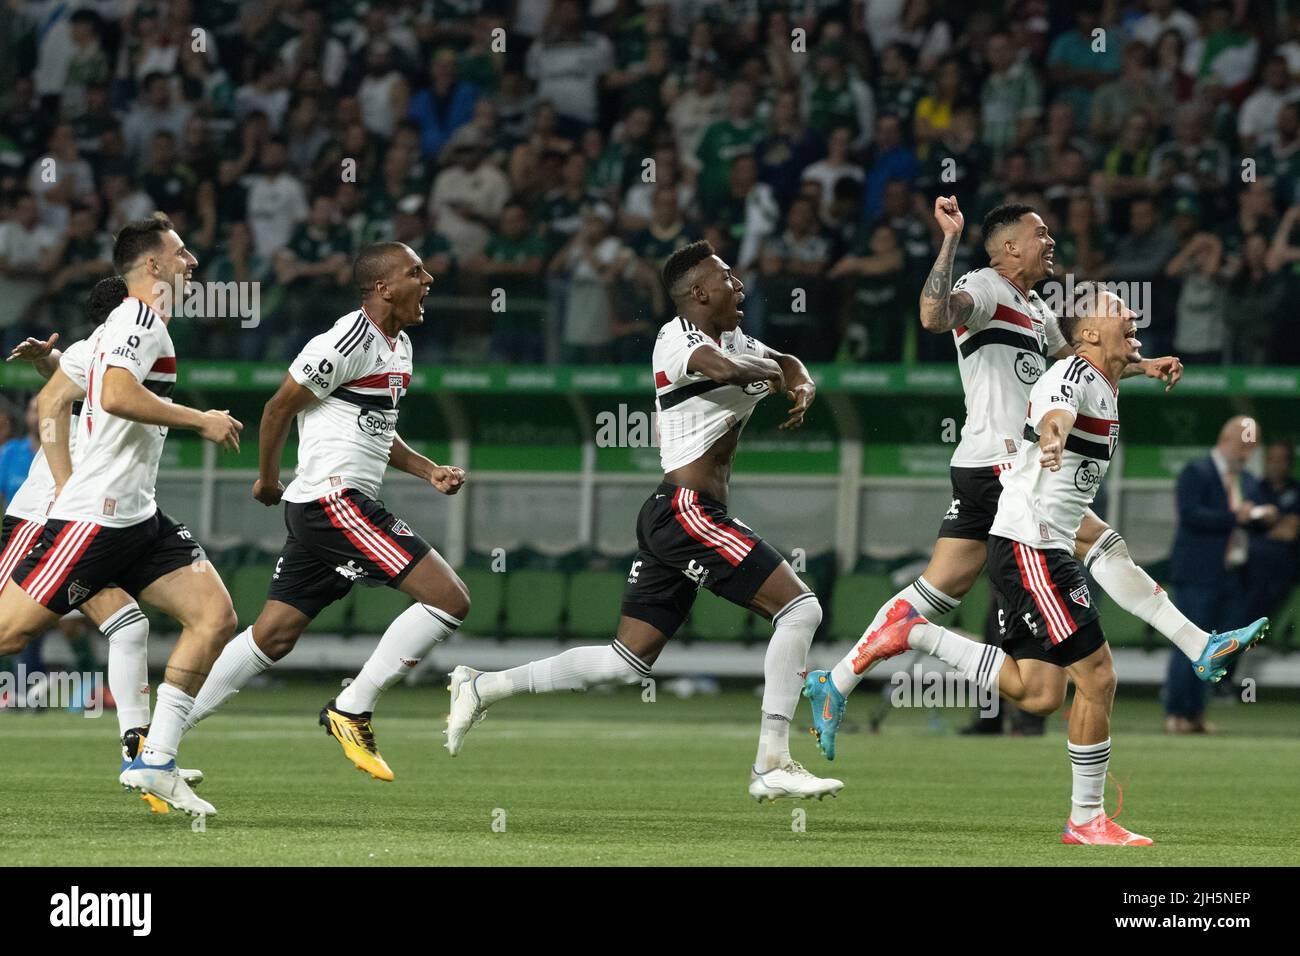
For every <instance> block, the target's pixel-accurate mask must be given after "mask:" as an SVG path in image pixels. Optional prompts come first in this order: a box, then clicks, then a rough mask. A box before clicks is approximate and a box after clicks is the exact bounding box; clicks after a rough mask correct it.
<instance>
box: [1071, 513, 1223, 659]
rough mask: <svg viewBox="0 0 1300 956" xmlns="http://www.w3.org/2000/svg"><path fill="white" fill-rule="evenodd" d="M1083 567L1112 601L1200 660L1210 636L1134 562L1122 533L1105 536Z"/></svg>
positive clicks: (1098, 542) (1093, 548) (1090, 552)
mask: <svg viewBox="0 0 1300 956" xmlns="http://www.w3.org/2000/svg"><path fill="white" fill-rule="evenodd" d="M1083 564H1084V567H1086V568H1087V569H1088V570H1089V571H1090V572H1091V573H1092V576H1093V577H1094V578H1095V579H1096V581H1097V583H1098V584H1100V585H1101V587H1102V590H1104V591H1105V592H1106V593H1107V594H1109V595H1110V597H1111V600H1113V601H1114V602H1115V603H1116V604H1118V605H1119V606H1120V607H1122V608H1123V609H1124V610H1126V611H1128V612H1129V613H1130V614H1132V615H1133V616H1134V617H1136V618H1140V619H1141V620H1143V621H1146V623H1148V624H1150V625H1151V626H1152V627H1154V628H1155V629H1156V630H1157V631H1159V632H1160V633H1161V634H1163V635H1164V636H1165V637H1167V638H1168V639H1169V640H1170V641H1171V642H1173V644H1174V646H1176V647H1177V648H1178V649H1179V650H1180V651H1182V652H1183V653H1184V654H1186V655H1187V658H1188V660H1193V661H1194V660H1196V659H1197V658H1198V657H1200V656H1201V654H1202V653H1203V652H1204V651H1205V646H1206V644H1208V643H1209V642H1210V636H1209V635H1208V634H1206V633H1205V632H1204V631H1202V630H1201V629H1200V628H1199V627H1197V626H1196V625H1195V624H1193V623H1192V622H1191V621H1189V620H1187V618H1186V616H1185V615H1184V614H1183V612H1182V611H1180V610H1178V608H1177V607H1175V606H1174V602H1173V601H1171V600H1169V595H1168V594H1166V593H1165V591H1164V588H1162V587H1161V586H1160V585H1158V584H1156V582H1155V581H1154V580H1152V578H1151V575H1149V574H1147V573H1146V572H1145V571H1143V570H1142V569H1141V568H1139V567H1138V566H1137V565H1136V564H1134V563H1133V559H1132V558H1131V557H1129V553H1128V545H1127V544H1126V543H1125V542H1124V539H1123V538H1122V537H1120V534H1119V532H1118V531H1114V530H1109V531H1106V532H1105V533H1103V534H1102V536H1101V537H1100V538H1098V539H1097V543H1096V544H1094V545H1093V546H1092V548H1091V549H1090V550H1089V551H1088V554H1087V556H1086V557H1085V558H1084V559H1083Z"/></svg>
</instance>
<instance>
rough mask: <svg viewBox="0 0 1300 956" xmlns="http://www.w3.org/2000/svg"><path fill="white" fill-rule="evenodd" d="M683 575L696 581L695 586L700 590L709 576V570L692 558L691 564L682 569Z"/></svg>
mask: <svg viewBox="0 0 1300 956" xmlns="http://www.w3.org/2000/svg"><path fill="white" fill-rule="evenodd" d="M682 574H684V575H686V576H687V577H688V578H690V579H691V580H692V581H694V582H695V586H696V587H697V588H698V587H701V586H702V585H703V584H704V579H705V578H707V577H708V576H709V569H708V568H706V567H705V566H704V565H702V564H700V562H698V561H696V560H695V559H694V558H692V559H691V562H690V563H689V564H687V565H686V567H684V568H682Z"/></svg>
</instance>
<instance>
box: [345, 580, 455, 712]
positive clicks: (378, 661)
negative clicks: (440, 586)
mask: <svg viewBox="0 0 1300 956" xmlns="http://www.w3.org/2000/svg"><path fill="white" fill-rule="evenodd" d="M460 624H461V622H460V621H458V620H456V618H454V617H452V616H451V615H450V614H448V613H447V612H446V611H443V610H440V609H438V608H436V607H432V606H430V605H428V604H420V603H419V602H416V603H415V604H412V605H411V606H410V607H408V608H407V609H406V610H405V611H403V612H402V613H401V614H399V615H397V617H396V618H395V619H394V620H393V623H392V624H389V625H388V630H386V631H384V636H383V637H381V638H380V639H379V645H378V646H377V647H376V648H375V650H374V653H373V654H371V655H370V659H369V660H367V661H366V663H365V666H363V667H362V668H361V673H359V674H358V675H357V677H356V680H354V681H353V682H352V683H351V684H349V685H348V686H347V687H345V688H343V692H342V693H341V694H339V696H338V698H337V699H336V700H335V702H334V703H335V706H336V707H338V709H339V710H341V711H343V712H344V713H345V714H368V713H370V712H371V711H373V710H374V709H375V704H377V703H378V702H379V695H380V694H382V693H383V692H384V691H386V690H388V688H390V687H392V686H393V685H394V684H396V683H397V681H398V680H399V679H400V678H402V677H404V676H405V675H406V674H409V673H410V672H411V668H413V667H415V665H416V664H418V663H420V661H421V660H423V659H424V655H425V654H427V653H429V649H430V648H432V647H433V645H434V644H437V643H438V642H439V641H445V640H446V639H447V638H449V637H451V635H452V634H454V633H456V628H458V627H460Z"/></svg>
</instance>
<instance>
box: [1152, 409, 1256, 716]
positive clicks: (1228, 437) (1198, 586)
mask: <svg viewBox="0 0 1300 956" xmlns="http://www.w3.org/2000/svg"><path fill="white" fill-rule="evenodd" d="M1258 442H1259V434H1258V426H1257V424H1256V422H1255V420H1254V419H1251V418H1246V417H1244V416H1240V415H1239V416H1236V417H1234V418H1230V419H1228V421H1227V422H1225V423H1224V425H1223V428H1222V429H1221V430H1220V431H1219V439H1218V442H1217V443H1216V444H1215V446H1214V448H1213V449H1212V450H1211V451H1210V454H1209V455H1208V456H1206V457H1204V458H1198V459H1196V460H1195V461H1192V462H1189V463H1188V464H1187V465H1186V466H1185V467H1184V468H1183V470H1182V472H1181V473H1180V474H1179V475H1178V530H1177V532H1176V534H1175V537H1174V546H1173V551H1172V553H1171V555H1170V566H1169V577H1170V581H1171V582H1172V584H1173V586H1174V589H1175V596H1176V598H1177V601H1178V607H1179V609H1180V610H1181V611H1182V612H1183V613H1184V614H1186V615H1187V618H1188V620H1190V621H1191V622H1192V623H1193V624H1195V625H1196V626H1197V627H1199V628H1202V629H1204V630H1206V631H1223V630H1228V629H1230V628H1233V627H1240V626H1241V625H1242V623H1243V622H1244V621H1245V615H1246V613H1247V608H1246V601H1247V594H1248V593H1249V591H1248V581H1247V579H1246V561H1247V557H1248V553H1249V543H1250V537H1249V532H1250V531H1251V530H1252V529H1263V528H1270V527H1272V526H1273V525H1275V524H1277V520H1278V508H1277V506H1276V505H1274V504H1262V503H1261V490H1260V488H1259V484H1258V481H1257V480H1256V478H1255V477H1254V476H1253V475H1251V474H1250V473H1249V472H1247V471H1245V466H1246V462H1247V461H1248V460H1249V458H1250V456H1251V454H1252V453H1253V452H1254V450H1255V449H1256V448H1257V447H1258ZM1206 691H1207V685H1206V684H1204V683H1203V682H1202V681H1200V680H1199V679H1198V678H1197V677H1196V674H1195V672H1194V671H1193V670H1192V665H1191V662H1190V661H1188V659H1187V657H1186V655H1184V654H1183V653H1182V652H1181V651H1179V650H1178V649H1177V648H1173V649H1171V650H1170V652H1169V670H1168V674H1167V676H1166V679H1165V689H1164V694H1165V715H1166V716H1165V731H1166V733H1205V732H1207V730H1209V727H1208V725H1207V724H1206V722H1205V702H1206Z"/></svg>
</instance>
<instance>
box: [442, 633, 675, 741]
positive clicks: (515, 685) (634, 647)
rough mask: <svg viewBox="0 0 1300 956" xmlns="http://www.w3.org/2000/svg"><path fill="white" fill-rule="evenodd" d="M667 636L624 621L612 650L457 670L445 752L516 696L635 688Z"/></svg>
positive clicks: (600, 647)
mask: <svg viewBox="0 0 1300 956" xmlns="http://www.w3.org/2000/svg"><path fill="white" fill-rule="evenodd" d="M668 640H669V635H667V634H665V633H664V632H663V631H661V630H659V628H657V627H655V626H654V625H653V624H650V623H649V622H647V621H642V620H640V619H638V618H635V617H628V616H627V615H623V616H622V617H620V618H619V621H618V632H617V636H616V637H615V639H614V642H613V643H612V644H595V645H589V646H584V647H572V648H570V649H569V650H567V651H564V652H562V653H560V654H556V655H555V656H553V657H546V658H543V659H541V660H537V661H530V662H529V663H527V664H523V665H521V666H519V667H512V668H510V669H509V670H504V671H477V670H475V669H474V668H472V667H466V666H465V665H463V664H462V665H460V666H458V667H457V668H455V670H453V671H452V672H451V683H450V684H449V685H448V688H447V689H448V691H449V692H450V694H451V709H450V712H449V713H448V715H447V729H446V730H445V731H444V733H445V734H446V736H447V744H446V746H447V750H448V752H450V753H451V755H452V756H453V757H454V756H456V755H457V754H458V753H460V749H461V747H462V746H463V745H464V741H465V735H466V734H467V733H469V731H470V729H471V728H472V727H474V725H475V724H477V723H479V722H480V721H481V720H483V717H484V716H485V715H486V712H487V708H488V707H490V706H492V705H493V704H495V703H497V702H498V701H502V700H505V699H506V698H507V697H514V696H516V695H518V694H549V693H551V692H553V691H560V690H569V691H574V690H586V689H587V688H589V687H595V686H596V685H598V684H639V683H641V682H642V681H644V680H647V679H648V678H649V677H650V668H651V666H652V665H653V664H654V662H655V661H656V660H657V659H658V657H659V654H660V653H661V652H662V651H663V649H664V648H665V647H666V646H667V644H668Z"/></svg>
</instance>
